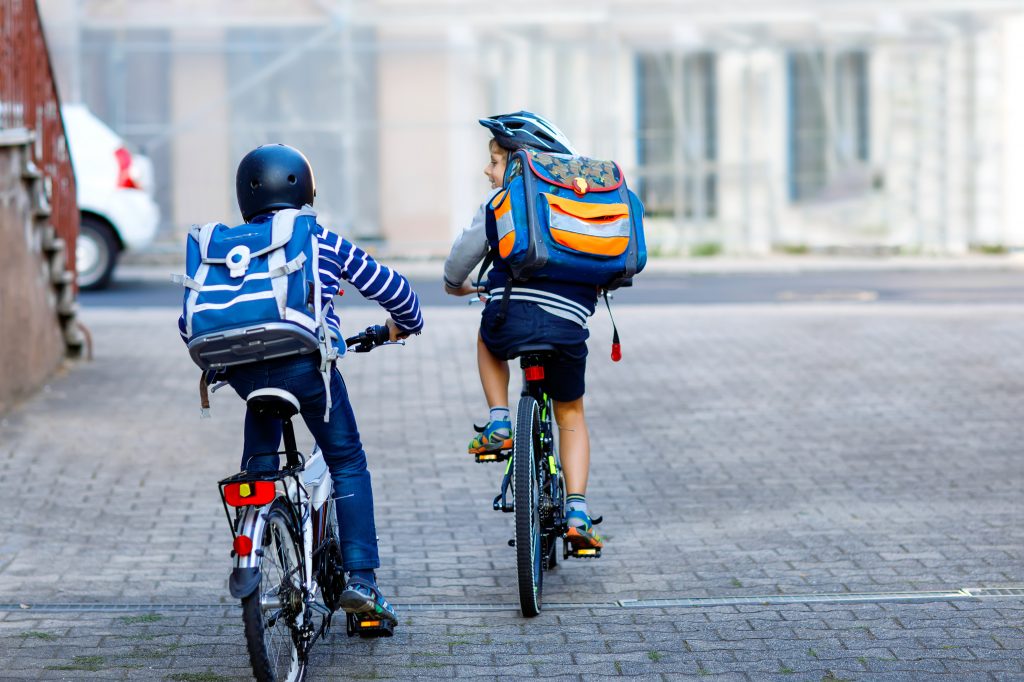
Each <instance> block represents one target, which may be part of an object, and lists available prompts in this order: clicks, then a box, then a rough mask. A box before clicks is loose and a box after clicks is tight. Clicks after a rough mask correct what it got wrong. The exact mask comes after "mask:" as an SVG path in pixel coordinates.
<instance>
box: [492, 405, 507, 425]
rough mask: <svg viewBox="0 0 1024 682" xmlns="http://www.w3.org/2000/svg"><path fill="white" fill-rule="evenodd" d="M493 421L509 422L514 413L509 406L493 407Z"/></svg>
mask: <svg viewBox="0 0 1024 682" xmlns="http://www.w3.org/2000/svg"><path fill="white" fill-rule="evenodd" d="M491 421H492V422H508V421H512V413H511V412H509V410H508V408H507V407H492V408H491Z"/></svg>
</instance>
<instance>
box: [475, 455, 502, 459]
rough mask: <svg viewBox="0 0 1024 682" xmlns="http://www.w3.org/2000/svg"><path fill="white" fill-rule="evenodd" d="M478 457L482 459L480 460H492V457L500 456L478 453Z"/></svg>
mask: <svg viewBox="0 0 1024 682" xmlns="http://www.w3.org/2000/svg"><path fill="white" fill-rule="evenodd" d="M477 459H480V460H492V459H498V456H497V455H477Z"/></svg>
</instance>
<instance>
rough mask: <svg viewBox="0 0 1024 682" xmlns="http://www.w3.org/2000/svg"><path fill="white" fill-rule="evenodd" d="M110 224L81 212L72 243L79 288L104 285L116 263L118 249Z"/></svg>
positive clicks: (95, 287)
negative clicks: (74, 239) (76, 234)
mask: <svg viewBox="0 0 1024 682" xmlns="http://www.w3.org/2000/svg"><path fill="white" fill-rule="evenodd" d="M120 250H121V249H120V247H119V246H118V243H117V238H116V237H115V236H114V231H113V230H112V229H111V227H110V225H108V224H107V223H105V222H103V221H102V220H99V219H98V218H93V217H90V216H82V218H81V222H80V223H79V227H78V241H77V242H76V243H75V265H76V268H77V270H78V287H79V288H80V289H86V290H95V289H104V288H106V287H107V286H108V285H109V284H110V277H111V275H112V274H113V272H114V266H115V265H116V264H117V256H118V253H119V252H120Z"/></svg>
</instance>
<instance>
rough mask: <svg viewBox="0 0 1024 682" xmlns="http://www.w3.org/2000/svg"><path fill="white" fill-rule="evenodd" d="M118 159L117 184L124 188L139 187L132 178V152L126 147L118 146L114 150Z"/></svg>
mask: <svg viewBox="0 0 1024 682" xmlns="http://www.w3.org/2000/svg"><path fill="white" fill-rule="evenodd" d="M114 157H115V158H116V159H117V186H118V187H122V188H124V189H139V186H138V185H136V184H135V180H133V179H132V174H131V168H132V154H131V152H129V151H128V150H127V149H125V148H124V147H118V148H117V151H115V152H114Z"/></svg>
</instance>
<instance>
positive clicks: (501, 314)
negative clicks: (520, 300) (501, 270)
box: [494, 277, 524, 327]
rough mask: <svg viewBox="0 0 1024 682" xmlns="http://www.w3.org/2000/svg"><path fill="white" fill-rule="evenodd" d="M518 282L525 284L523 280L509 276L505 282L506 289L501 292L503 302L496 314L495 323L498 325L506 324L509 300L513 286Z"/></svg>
mask: <svg viewBox="0 0 1024 682" xmlns="http://www.w3.org/2000/svg"><path fill="white" fill-rule="evenodd" d="M516 284H524V282H523V281H522V280H518V279H512V277H509V278H508V280H507V281H506V282H505V290H504V291H502V292H501V304H500V307H499V308H498V314H497V315H495V316H494V324H495V326H497V327H500V326H501V325H503V324H505V318H506V317H508V301H509V297H510V296H511V295H512V287H513V286H514V285H516Z"/></svg>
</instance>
